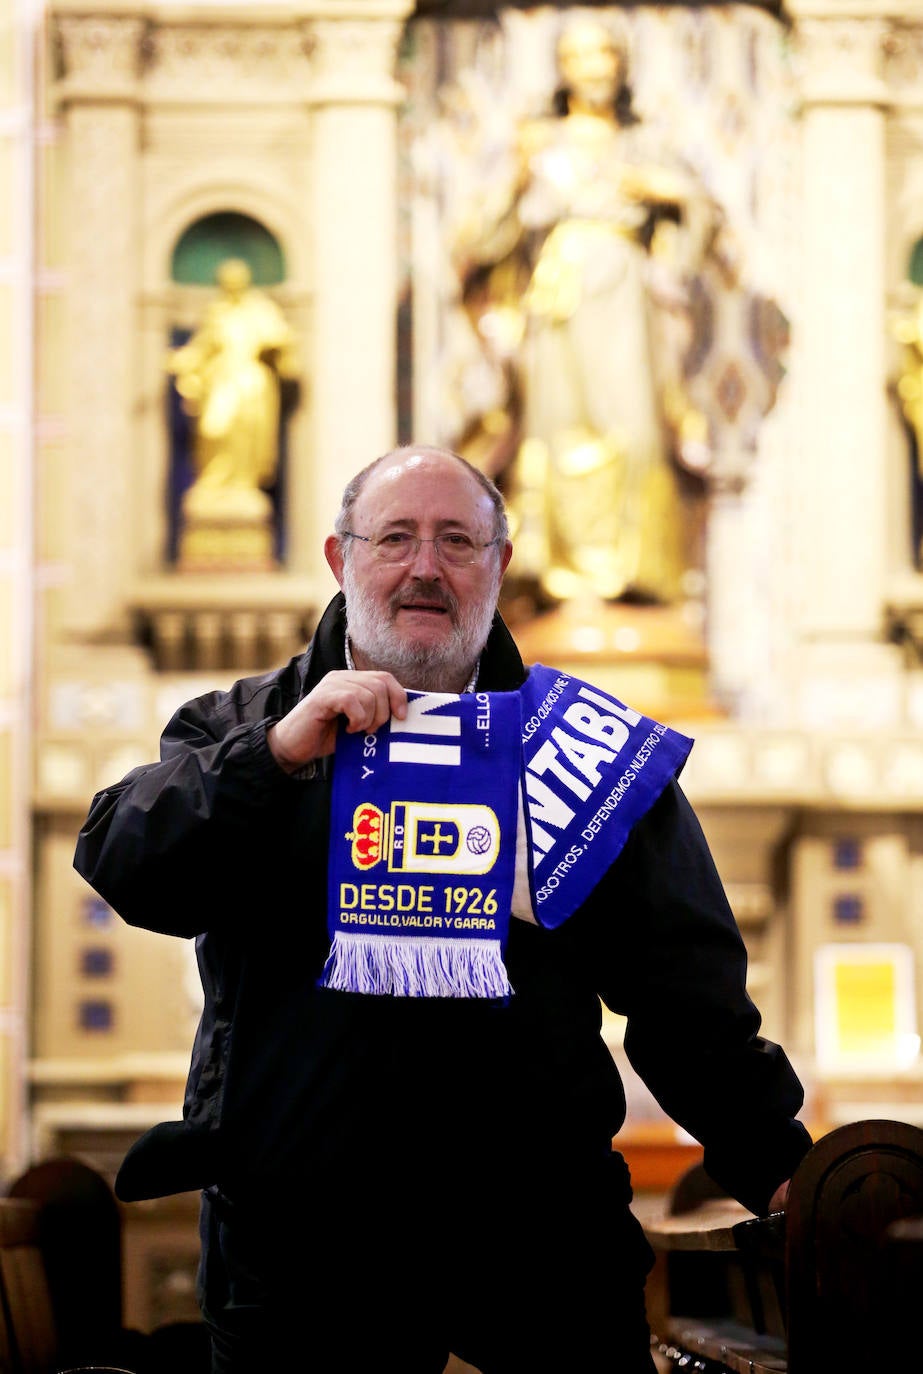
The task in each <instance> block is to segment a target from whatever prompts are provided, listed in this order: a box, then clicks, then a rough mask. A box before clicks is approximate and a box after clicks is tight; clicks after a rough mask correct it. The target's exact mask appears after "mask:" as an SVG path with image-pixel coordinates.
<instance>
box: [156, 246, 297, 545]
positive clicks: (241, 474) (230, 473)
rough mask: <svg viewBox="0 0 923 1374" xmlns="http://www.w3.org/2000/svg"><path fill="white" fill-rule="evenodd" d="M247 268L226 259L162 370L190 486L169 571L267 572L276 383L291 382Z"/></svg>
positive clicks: (289, 342)
mask: <svg viewBox="0 0 923 1374" xmlns="http://www.w3.org/2000/svg"><path fill="white" fill-rule="evenodd" d="M251 280H252V278H251V273H250V268H249V267H248V265H247V263H245V262H243V261H242V260H241V259H239V258H226V259H225V260H224V261H223V262H222V263H221V264H220V266H219V268H218V271H217V273H216V282H217V285H218V288H219V291H220V294H219V296H218V297H217V299H216V300H214V301H213V302H212V303H211V304H210V305H209V307H208V309H207V310H206V312H205V317H204V319H203V321H202V323H201V325H200V326H199V328H198V329H197V330H196V332H195V333H194V334H193V336H192V338H191V339H190V340H189V342H188V343H186V344H184V345H183V346H182V347H180V348H176V349H173V350H172V351H171V353H170V354H169V356H168V358H167V364H166V366H167V371H168V372H169V373H171V374H172V375H173V376H174V377H175V379H176V389H177V391H178V392H179V394H180V396H181V397H182V401H183V408H184V410H185V411H186V414H187V415H189V416H190V417H191V418H192V420H193V424H194V443H193V460H194V461H193V465H194V469H195V479H194V481H193V482H192V485H191V486H190V487H189V488H188V489H187V491H186V493H185V494H184V496H183V500H182V528H181V531H180V540H179V566H180V568H181V569H182V570H185V571H209V570H212V571H227V570H257V569H267V568H271V567H272V566H274V556H273V531H272V516H273V511H272V502H271V501H270V498H269V497H268V495H267V494H266V490H265V489H266V488H267V487H270V486H272V484H273V482H274V481H275V477H276V473H277V468H278V461H279V411H280V392H281V382H282V381H283V380H289V379H290V380H294V379H295V378H296V377H297V376H298V371H297V360H296V351H295V344H296V339H295V334H294V331H293V330H292V328H291V327H290V325H289V324H288V322H287V321H286V319H285V317H284V315H283V314H282V311H281V310H280V309H279V307H278V306H277V305H276V303H275V301H273V300H272V299H271V298H270V297H269V296H267V295H266V294H265V293H264V292H262V291H259V290H256V289H254V288H253V287H252V286H251Z"/></svg>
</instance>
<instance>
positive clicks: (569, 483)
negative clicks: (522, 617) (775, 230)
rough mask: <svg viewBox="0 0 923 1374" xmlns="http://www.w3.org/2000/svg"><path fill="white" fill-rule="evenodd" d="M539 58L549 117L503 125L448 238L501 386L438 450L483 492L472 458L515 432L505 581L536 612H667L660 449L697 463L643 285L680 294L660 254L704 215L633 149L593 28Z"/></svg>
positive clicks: (679, 242)
mask: <svg viewBox="0 0 923 1374" xmlns="http://www.w3.org/2000/svg"><path fill="white" fill-rule="evenodd" d="M557 60H558V66H559V70H560V76H561V81H562V87H561V90H560V92H559V104H560V107H561V113H560V114H559V115H557V116H548V117H544V118H532V119H529V120H527V121H524V122H522V123H521V124H520V126H519V128H518V131H517V141H516V150H515V153H516V156H515V162H516V174H515V177H514V178H513V182H514V184H513V185H512V186H511V185H509V184H508V183H507V184H505V185H504V186H502V187H498V188H496V190H495V191H493V190H488V191H486V192H485V194H484V195H483V196H482V198H481V200H480V202H479V204H478V205H477V206H476V207H474V208H473V209H471V210H470V212H468V213H466V214H465V215H464V216H463V218H462V220H461V222H460V223H459V224H458V225H457V226H456V229H455V232H454V234H453V251H454V254H455V257H456V262H457V265H458V268H459V271H460V273H461V276H462V280H463V282H464V288H463V298H464V303H465V307H466V310H467V313H468V315H469V318H470V320H471V322H472V324H473V326H474V328H475V330H476V331H477V333H478V335H479V336H480V339H481V341H482V344H483V347H484V349H485V351H486V352H488V353H489V354H490V355H491V356H492V357H494V358H495V359H501V360H503V363H504V364H505V366H506V367H507V369H508V375H509V378H510V391H509V397H508V400H507V404H506V405H505V406H504V407H500V408H497V409H495V410H493V411H491V412H490V413H486V414H481V415H479V416H477V417H476V419H475V421H474V423H473V424H472V425H471V426H470V427H469V428H468V430H467V432H466V433H464V434H462V435H460V436H457V437H456V444H457V446H458V447H459V448H461V449H462V451H463V452H465V453H466V456H469V457H471V458H472V460H473V461H480V462H481V465H482V466H486V467H488V468H490V467H491V466H493V469H494V475H497V476H499V473H498V471H497V466H498V465H497V463H496V462H494V463H493V464H492V463H491V458H490V456H489V455H490V452H491V451H492V450H493V451H495V452H503V451H504V445H506V452H507V453H509V450H510V447H511V446H510V443H509V430H510V428H511V424H512V419H511V417H513V416H515V418H516V420H517V421H518V426H517V428H518V433H517V435H516V442H515V443H514V444H513V445H512V449H513V457H512V459H511V461H510V465H509V470H508V472H507V475H506V489H507V496H508V500H509V503H510V508H511V512H512V515H513V522H514V526H515V536H516V555H515V563H516V567H515V569H511V571H516V572H518V574H519V576H521V577H523V578H525V579H526V581H530V580H531V581H532V582H533V583H535V584H537V585H538V586H539V587H540V588H541V590H542V592H543V593H544V595H545V596H546V597H547V598H549V599H550V600H551V601H552V602H562V601H568V600H573V599H575V598H576V599H580V598H587V597H589V598H601V599H602V600H605V601H614V600H620V599H631V600H639V601H653V602H659V603H672V602H674V601H676V600H678V599H679V598H680V595H681V577H682V574H683V572H684V570H685V567H686V557H685V555H686V549H685V547H684V511H683V508H682V502H681V497H680V493H679V489H678V479H677V471H676V468H675V462H674V458H673V456H672V453H671V445H673V446H674V447H681V446H682V445H683V444H684V443H685V444H686V445H687V446H689V447H690V448H691V447H692V446H694V445H695V444H698V445H699V447H701V444H702V440H703V438H704V432H705V431H704V420H703V417H702V416H701V415H699V414H698V413H697V412H696V411H695V410H694V409H693V408H692V407H691V405H689V403H688V402H687V400H686V398H685V396H684V393H683V388H682V381H681V368H680V366H679V360H680V357H681V352H677V350H676V349H675V348H672V350H671V348H670V346H669V345H670V344H671V343H672V344H675V342H676V337H677V332H676V323H675V322H676V320H677V318H681V317H682V314H683V311H682V308H681V307H680V308H677V306H676V302H675V301H673V302H668V305H667V309H666V310H665V311H664V312H662V318H663V319H664V320H668V321H669V320H670V318H671V315H672V321H673V322H672V323H668V325H667V330H668V331H672V339H671V337H670V334H669V333H668V332H663V329H662V325H661V324H658V323H657V321H656V318H655V314H656V312H655V311H654V310H653V309H652V296H651V293H652V280H653V285H654V288H655V289H656V273H657V268H656V267H655V263H657V262H659V263H660V264H661V267H662V269H663V270H662V281H663V282H667V281H669V282H671V283H674V284H675V283H676V282H679V281H681V280H682V279H683V274H684V273H685V272H686V270H687V267H686V264H684V263H683V262H682V261H680V260H679V257H678V255H680V254H682V253H684V252H685V254H686V256H687V257H688V258H689V260H690V263H692V262H693V261H694V258H695V255H696V254H697V253H699V252H701V251H704V248H703V245H704V241H705V236H706V233H707V232H708V227H709V224H710V218H709V217H710V215H711V206H710V203H708V202H707V201H706V198H705V197H704V196H703V193H702V191H701V188H700V186H699V185H698V183H697V182H696V181H695V179H694V178H693V177H692V176H690V175H689V174H688V173H687V172H686V171H685V170H684V169H682V168H680V167H679V166H676V167H668V166H665V165H662V160H661V161H658V160H657V159H655V158H653V157H652V156H651V154H650V150H649V149H646V148H645V140H644V139H643V137H642V136H641V133H640V130H639V129H638V128H637V127H636V126H637V124H638V121H637V119H636V118H635V117H634V116H633V115H632V114H631V112H630V110H628V109H627V108H625V107H626V105H627V101H626V99H625V96H626V95H627V86H626V70H627V57H626V51H625V49H624V47H623V46H622V44H621V42H620V41H618V40H617V39H616V37H615V36H614V33H613V32H612V31H611V30H610V29H609V28H608V27H607V26H606V25H605V24H604V23H603V22H602V21H597V20H596V19H595V18H592V17H585V18H581V19H578V20H576V21H575V22H573V23H571V24H570V25H569V26H567V27H566V28H565V29H564V30H563V32H562V34H561V37H560V39H559V42H558V47H557ZM669 289H672V287H671V288H669ZM667 294H668V292H667ZM684 327H685V326H683V325H681V326H680V329H682V328H684ZM658 330H660V331H661V332H660V333H658ZM671 355H672V358H673V361H672V362H671V363H668V364H666V363H665V360H666V359H667V358H668V357H669V356H671ZM517 406H518V407H519V414H518V415H515V412H516V409H517Z"/></svg>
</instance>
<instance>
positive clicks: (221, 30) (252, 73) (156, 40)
mask: <svg viewBox="0 0 923 1374" xmlns="http://www.w3.org/2000/svg"><path fill="white" fill-rule="evenodd" d="M146 58H147V60H146V70H145V87H146V95H149V96H150V98H151V99H155V100H156V99H158V98H164V97H174V98H178V99H182V100H183V101H184V102H189V103H193V102H195V103H198V102H201V101H203V100H215V99H221V98H222V97H228V96H231V97H232V98H233V99H234V101H235V102H236V101H239V100H241V99H242V98H246V99H254V98H255V99H259V100H265V99H270V100H280V99H281V100H291V99H293V98H297V97H298V96H299V95H300V94H301V92H302V91H303V89H304V87H305V85H306V83H307V81H308V79H309V72H310V66H309V45H308V43H307V42H306V40H305V35H304V34H303V33H302V32H301V30H300V29H299V28H298V27H296V26H293V25H291V24H284V25H283V24H242V23H220V24H215V23H205V22H197V23H183V24H163V25H158V26H157V27H155V28H153V29H152V30H151V33H150V37H149V39H148V43H147V45H146Z"/></svg>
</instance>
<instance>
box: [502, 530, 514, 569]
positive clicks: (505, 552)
mask: <svg viewBox="0 0 923 1374" xmlns="http://www.w3.org/2000/svg"><path fill="white" fill-rule="evenodd" d="M512 557H513V546H512V544H511V543H510V541H509V540H508V539H507V541H506V543H505V544H504V545H503V548H502V549H501V550H500V576H501V577H502V576H503V574H504V573H505V572H506V570H507V568H508V567H509V565H510V559H511V558H512Z"/></svg>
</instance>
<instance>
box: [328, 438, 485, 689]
mask: <svg viewBox="0 0 923 1374" xmlns="http://www.w3.org/2000/svg"><path fill="white" fill-rule="evenodd" d="M350 528H351V530H352V532H353V533H354V534H358V535H365V536H367V537H371V538H380V537H381V536H382V535H386V534H388V533H390V532H392V531H398V530H401V531H406V532H407V533H410V534H415V535H418V536H419V537H420V538H421V539H424V540H432V539H433V538H435V536H436V535H439V534H446V533H453V532H454V533H463V534H466V535H468V537H469V538H470V539H471V540H473V542H474V543H475V544H486V543H487V542H488V541H489V540H491V539H493V537H494V509H493V505H492V503H491V500H490V497H489V496H488V495H487V493H486V492H485V491H483V490H482V489H481V487H480V486H479V485H478V483H477V481H476V480H475V479H474V478H473V477H472V476H471V475H470V474H469V473H468V472H467V471H466V470H465V468H464V467H463V466H462V465H461V464H460V463H459V462H457V461H456V460H455V459H453V458H450V457H447V456H443V455H439V454H430V453H426V452H420V453H417V454H411V455H410V456H409V457H407V456H403V457H401V458H399V459H395V460H394V461H389V462H387V463H382V464H381V465H380V466H379V467H378V468H376V470H375V471H374V472H373V473H372V474H371V476H370V477H369V478H368V480H367V481H366V484H365V486H364V487H363V489H362V492H361V494H360V496H359V498H358V500H357V501H356V504H355V506H354V507H353V513H352V517H351V525H350ZM346 543H347V544H348V545H349V547H348V549H347V550H346V552H345V556H344V555H343V554H342V553H341V552H340V549H339V545H338V543H337V541H336V540H335V539H334V538H332V537H331V539H330V540H328V541H327V546H326V552H327V557H328V561H329V562H330V565H331V567H332V568H333V571H334V574H335V575H336V578H337V581H338V582H339V583H340V586H341V587H342V588H343V591H344V593H345V596H346V618H347V624H348V628H349V638H350V644H351V646H352V652H353V659H354V662H355V664H356V667H357V668H365V669H368V668H377V669H384V670H386V671H388V672H391V673H393V674H394V676H395V677H396V678H397V679H398V681H399V682H400V683H401V684H402V685H403V686H404V687H408V688H410V689H413V690H416V691H441V692H459V691H461V690H462V689H463V687H464V686H465V683H466V682H467V679H468V676H469V675H470V673H471V670H472V668H473V667H474V664H475V662H476V660H477V657H478V654H479V653H480V652H481V649H482V648H483V647H484V643H485V641H486V639H487V635H488V633H489V631H490V624H491V620H492V619H493V613H494V608H495V606H496V602H497V594H498V592H499V589H500V579H501V577H502V575H503V571H504V569H505V568H506V565H507V563H508V562H509V557H510V552H511V550H510V548H509V546H508V545H507V546H505V547H502V546H501V547H500V548H499V549H498V548H497V547H496V546H494V547H492V548H489V549H485V550H484V551H483V553H482V555H481V559H480V561H479V562H477V563H474V564H471V565H468V566H465V567H460V568H458V567H447V566H446V565H445V564H443V563H442V562H441V561H440V560H439V558H438V557H437V555H436V552H435V548H434V546H433V544H432V543H422V544H421V545H420V549H419V551H418V553H417V554H416V556H415V557H414V558H413V560H412V561H411V562H410V563H408V564H406V565H391V564H387V563H382V562H381V561H380V560H379V559H378V558H377V557H376V555H375V553H374V551H373V549H372V548H371V546H370V545H369V544H365V543H363V542H362V541H361V540H358V539H353V540H347V541H346Z"/></svg>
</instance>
